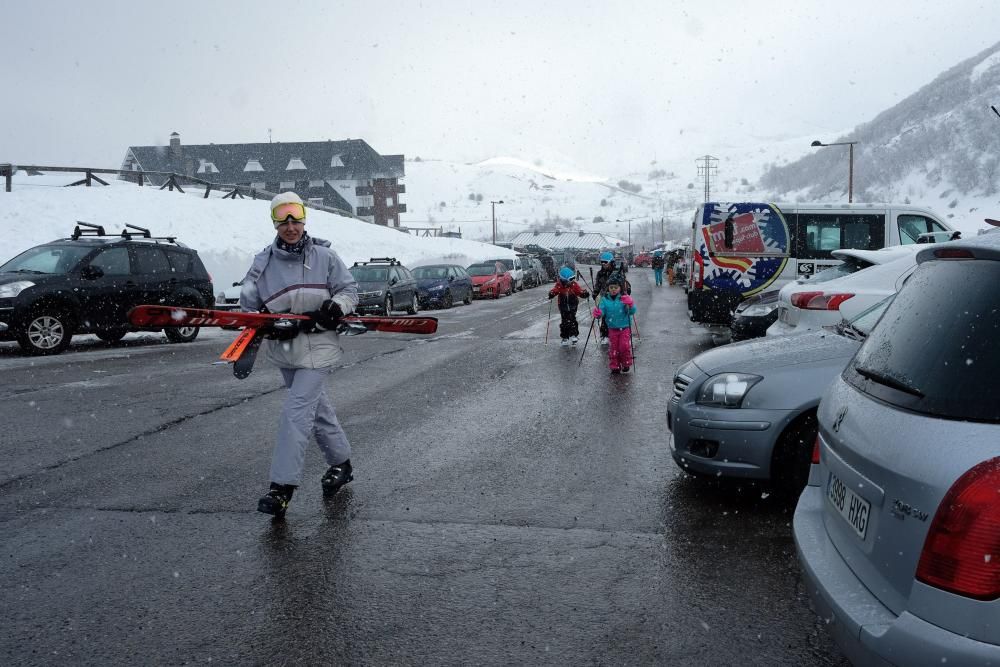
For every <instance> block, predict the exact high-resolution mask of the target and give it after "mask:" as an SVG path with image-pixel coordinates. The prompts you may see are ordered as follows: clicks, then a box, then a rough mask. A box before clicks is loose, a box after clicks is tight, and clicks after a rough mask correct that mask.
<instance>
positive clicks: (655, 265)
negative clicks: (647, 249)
mask: <svg viewBox="0 0 1000 667" xmlns="http://www.w3.org/2000/svg"><path fill="white" fill-rule="evenodd" d="M665 264H666V262H665V261H664V260H663V251H662V250H657V251H655V252H654V253H653V259H652V261H651V262H650V263H649V266H650V267H652V269H653V278H654V279H655V280H656V286H657V287H662V286H663V267H664V266H665Z"/></svg>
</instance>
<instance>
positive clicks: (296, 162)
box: [121, 132, 406, 227]
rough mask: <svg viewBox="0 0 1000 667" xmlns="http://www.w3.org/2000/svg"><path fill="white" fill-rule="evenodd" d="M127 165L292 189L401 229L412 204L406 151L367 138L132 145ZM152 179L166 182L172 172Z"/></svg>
mask: <svg viewBox="0 0 1000 667" xmlns="http://www.w3.org/2000/svg"><path fill="white" fill-rule="evenodd" d="M121 168H122V169H123V170H129V171H143V172H173V173H177V174H184V175H186V176H192V177H195V178H200V179H202V180H205V181H209V182H210V183H219V184H226V185H245V186H247V187H250V188H255V189H257V190H269V191H271V192H285V191H288V190H292V191H294V192H296V193H297V194H298V195H299V196H300V197H302V199H303V200H304V201H308V202H310V203H313V204H322V205H324V206H328V207H331V208H338V209H341V210H344V211H348V212H350V213H352V214H354V215H356V216H357V217H359V218H362V219H365V220H367V221H368V222H374V223H375V224H378V225H386V226H389V227H399V214H400V213H405V212H406V204H403V203H401V202H400V201H399V196H400V195H401V194H403V193H405V192H406V186H405V185H403V183H402V180H403V176H404V166H403V156H402V155H379V154H378V153H377V152H376V151H375V150H374V149H373V148H372V147H371V146H369V145H368V144H367V143H366V142H365V141H363V140H361V139H347V140H344V141H301V142H293V143H281V142H279V143H266V144H263V143H262V144H208V145H190V146H182V145H181V137H180V135H179V134H177V133H176V132H174V133H172V134H171V135H170V145H169V146H166V147H165V146H130V147H129V149H128V152H127V153H126V154H125V159H124V161H123V162H122V167H121ZM146 182H148V183H150V184H151V185H156V186H159V185H163V183H164V182H166V177H165V176H160V175H158V174H149V175H148V176H147V177H146Z"/></svg>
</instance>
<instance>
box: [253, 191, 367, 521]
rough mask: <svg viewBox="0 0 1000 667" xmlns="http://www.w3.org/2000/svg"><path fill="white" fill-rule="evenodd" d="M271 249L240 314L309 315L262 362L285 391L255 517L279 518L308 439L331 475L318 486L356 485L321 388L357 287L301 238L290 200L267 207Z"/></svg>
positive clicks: (299, 212) (317, 242)
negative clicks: (277, 373)
mask: <svg viewBox="0 0 1000 667" xmlns="http://www.w3.org/2000/svg"><path fill="white" fill-rule="evenodd" d="M271 222H272V223H274V229H275V231H276V232H277V235H276V237H275V239H274V242H273V243H272V244H271V245H270V246H268V247H267V248H265V249H264V250H262V251H261V252H260V253H258V254H257V256H256V257H254V260H253V265H252V266H251V267H250V271H249V272H248V273H247V275H246V277H245V278H244V279H243V290H242V292H241V293H240V309H241V310H244V311H262V310H267V311H268V312H272V313H295V314H300V315H308V316H309V318H310V319H308V320H294V321H295V322H299V323H300V324H298V326H296V327H295V328H294V329H291V330H283V331H281V332H274V333H272V334H271V336H270V337H271V338H272V339H273V340H270V341H268V343H269V345H268V349H267V353H268V357H269V358H270V359H271V361H273V362H274V363H275V365H276V366H278V368H279V370H281V376H282V378H283V379H284V381H285V386H286V387H287V388H288V394H287V396H286V397H285V404H284V406H283V407H282V408H281V417H280V418H279V420H278V438H277V442H276V443H275V445H274V452H273V454H272V457H271V473H270V478H271V488H270V489H269V490H268V492H267V494H265V495H264V497H263V498H261V499H260V501H259V502H258V503H257V510H258V511H260V512H264V513H265V514H272V515H274V516H275V517H278V518H280V517H282V516H284V514H285V510H286V509H287V508H288V503H289V501H290V500H291V499H292V493H293V492H294V491H295V488H296V487H297V486H298V485H299V484H300V482H301V480H302V465H303V462H304V460H305V453H306V445H307V444H308V443H309V436H310V435H312V436H313V437H315V439H316V444H317V445H319V448H320V449H321V450H322V452H323V456H324V457H325V458H326V463H327V465H329V466H330V467H329V469H328V470H327V471H326V474H324V475H323V478H322V480H321V483H322V485H323V489H324V491H328V492H333V491H336V490H337V489H339V488H340V487H341V486H343V485H344V484H346V483H347V482H349V481H351V480H352V479H354V477H353V475H352V469H351V445H350V443H349V442H348V441H347V436H346V435H345V434H344V429H342V428H341V427H340V422H338V421H337V413H336V412H335V411H334V408H333V403H331V402H330V398H329V397H328V396H327V393H326V381H327V379H328V378H329V377H330V372H331V371H332V370H333V366H334V365H335V364H336V363H337V362H339V361H340V358H341V357H342V356H343V350H342V349H341V347H340V341H339V340H338V334H337V331H336V328H337V325H338V323H339V322H340V318H341V317H343V316H344V315H347V314H349V313H351V312H352V311H353V310H354V307H355V306H356V305H357V304H358V284H357V283H356V282H355V281H354V277H353V276H352V275H351V272H350V271H348V270H347V267H346V266H345V265H344V262H343V261H342V260H341V259H340V257H339V256H338V255H337V253H335V252H334V251H333V250H332V249H331V248H330V242H329V241H323V240H321V239H316V238H313V237H311V236H309V235H308V234H306V231H305V223H306V208H305V205H304V204H303V203H302V200H301V199H300V198H299V196H298V195H297V194H295V193H294V192H283V193H281V194H279V195H277V196H275V198H274V199H272V200H271Z"/></svg>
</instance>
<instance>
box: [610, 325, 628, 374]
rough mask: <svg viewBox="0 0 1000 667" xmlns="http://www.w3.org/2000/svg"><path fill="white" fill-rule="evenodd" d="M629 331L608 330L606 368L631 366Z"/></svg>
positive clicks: (613, 368)
mask: <svg viewBox="0 0 1000 667" xmlns="http://www.w3.org/2000/svg"><path fill="white" fill-rule="evenodd" d="M629 331H630V330H629V329H608V368H610V369H611V370H615V369H616V368H625V367H626V366H631V365H632V340H631V337H630V336H629Z"/></svg>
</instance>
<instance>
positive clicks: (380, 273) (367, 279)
mask: <svg viewBox="0 0 1000 667" xmlns="http://www.w3.org/2000/svg"><path fill="white" fill-rule="evenodd" d="M350 271H351V275H352V276H354V279H355V280H357V281H358V282H359V283H384V282H386V281H387V280H388V279H389V278H388V276H389V270H388V269H385V268H380V267H377V266H352V267H351V269H350Z"/></svg>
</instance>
